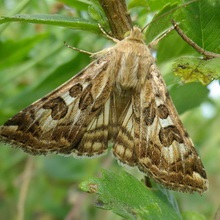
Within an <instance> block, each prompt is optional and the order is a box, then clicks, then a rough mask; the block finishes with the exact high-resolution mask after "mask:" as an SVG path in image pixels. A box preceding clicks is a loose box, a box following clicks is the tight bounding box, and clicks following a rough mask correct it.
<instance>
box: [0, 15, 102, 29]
mask: <svg viewBox="0 0 220 220" xmlns="http://www.w3.org/2000/svg"><path fill="white" fill-rule="evenodd" d="M15 21H20V22H27V23H35V24H48V25H56V26H60V27H67V28H74V29H80V30H87V31H90V32H94V33H101V31H100V29H99V27H98V25H97V23H96V22H92V21H90V20H86V19H82V18H73V17H70V16H64V15H48V14H38V15H15V16H11V17H6V16H1V17H0V24H3V23H6V22H15Z"/></svg>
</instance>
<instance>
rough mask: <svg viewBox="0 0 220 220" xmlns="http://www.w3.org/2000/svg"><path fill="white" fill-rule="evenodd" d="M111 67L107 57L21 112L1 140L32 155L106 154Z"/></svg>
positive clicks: (0, 130) (6, 126)
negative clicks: (109, 69)
mask: <svg viewBox="0 0 220 220" xmlns="http://www.w3.org/2000/svg"><path fill="white" fill-rule="evenodd" d="M108 64H109V57H108V56H104V57H102V58H100V59H98V60H97V61H94V62H93V63H91V64H90V65H89V66H88V67H86V68H85V69H84V70H82V71H81V72H80V73H79V74H77V75H76V76H75V77H73V78H72V79H70V80H69V81H68V82H66V83H64V84H63V85H62V86H60V87H59V88H57V89H56V90H54V91H52V92H51V93H50V94H48V95H46V96H45V97H44V98H42V99H40V100H38V101H37V102H35V103H33V104H32V105H30V106H29V107H27V108H26V109H24V110H22V111H21V112H19V113H18V114H17V115H15V116H14V117H12V118H11V119H10V120H8V121H7V122H6V123H5V124H4V125H3V126H1V127H0V141H3V142H6V143H9V144H12V145H13V146H15V147H16V146H17V147H20V148H22V149H23V150H24V151H26V152H28V153H31V154H47V153H49V152H55V153H61V154H71V153H73V154H76V155H78V156H94V155H99V154H102V153H104V152H105V151H106V149H107V138H108V117H106V115H108V114H109V113H108V111H109V102H110V101H108V100H109V96H110V93H111V90H112V77H110V76H109V74H108V72H107V71H108ZM105 103H107V104H106V105H105Z"/></svg>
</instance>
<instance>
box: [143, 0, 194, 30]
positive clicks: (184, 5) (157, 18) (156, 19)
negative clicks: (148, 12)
mask: <svg viewBox="0 0 220 220" xmlns="http://www.w3.org/2000/svg"><path fill="white" fill-rule="evenodd" d="M197 1H198V0H192V1H190V2H187V3H185V4H183V5H180V6H177V7H176V8H173V9H171V10H170V11H168V12H166V13H164V14H162V15H160V16H158V17H156V18H155V19H154V20H153V21H151V22H150V23H148V24H147V25H145V26H144V27H143V28H142V29H141V32H143V31H144V30H145V29H146V28H147V27H148V26H149V25H150V24H152V23H154V22H156V21H158V20H159V19H160V18H162V17H164V16H166V15H168V14H170V13H172V12H173V11H176V10H178V9H179V8H182V7H186V6H187V5H189V4H191V3H193V2H197Z"/></svg>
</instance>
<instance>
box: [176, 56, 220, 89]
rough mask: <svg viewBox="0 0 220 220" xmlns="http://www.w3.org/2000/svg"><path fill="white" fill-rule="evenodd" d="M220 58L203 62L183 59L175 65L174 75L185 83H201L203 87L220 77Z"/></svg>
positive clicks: (178, 60) (190, 58)
mask: <svg viewBox="0 0 220 220" xmlns="http://www.w3.org/2000/svg"><path fill="white" fill-rule="evenodd" d="M219 69H220V58H213V59H210V60H202V59H199V58H192V57H182V58H179V59H176V61H175V63H174V64H173V71H174V74H175V75H177V76H180V77H181V80H182V81H183V82H185V83H190V82H196V81H199V82H201V83H202V84H203V85H207V84H209V83H210V82H211V81H212V80H214V79H217V78H219V77H220V72H219Z"/></svg>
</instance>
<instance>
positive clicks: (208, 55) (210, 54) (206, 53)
mask: <svg viewBox="0 0 220 220" xmlns="http://www.w3.org/2000/svg"><path fill="white" fill-rule="evenodd" d="M172 24H173V27H174V28H175V30H176V31H177V33H178V34H179V35H180V37H182V39H183V40H184V41H186V43H188V44H189V45H190V46H191V47H193V48H194V49H195V50H196V51H197V52H199V53H200V54H202V55H203V56H205V58H206V59H212V58H220V54H217V53H213V52H210V51H207V50H204V49H203V48H202V47H200V46H199V45H198V44H196V43H195V42H194V41H192V40H191V39H190V38H189V37H188V36H187V35H186V34H185V33H184V32H183V31H182V30H181V29H180V27H179V26H178V24H177V23H176V22H175V21H174V20H172Z"/></svg>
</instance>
